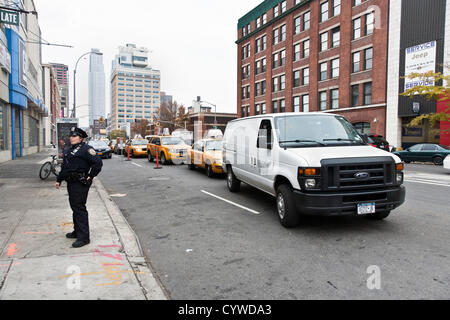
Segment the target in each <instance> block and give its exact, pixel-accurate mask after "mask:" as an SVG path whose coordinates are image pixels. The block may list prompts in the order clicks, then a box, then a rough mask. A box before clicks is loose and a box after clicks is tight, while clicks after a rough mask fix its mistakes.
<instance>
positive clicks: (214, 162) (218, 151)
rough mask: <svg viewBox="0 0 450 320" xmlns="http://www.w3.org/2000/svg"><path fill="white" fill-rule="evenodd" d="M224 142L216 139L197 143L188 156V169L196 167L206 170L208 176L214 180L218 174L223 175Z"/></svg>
mask: <svg viewBox="0 0 450 320" xmlns="http://www.w3.org/2000/svg"><path fill="white" fill-rule="evenodd" d="M222 148H223V142H222V141H221V140H215V139H203V140H199V141H197V142H196V143H195V144H194V146H193V148H192V150H191V152H189V154H188V159H187V163H188V168H189V169H190V170H194V169H195V168H196V167H199V168H203V169H205V170H206V175H207V176H208V177H210V178H212V177H213V176H214V175H216V174H223V173H224V172H223V168H222Z"/></svg>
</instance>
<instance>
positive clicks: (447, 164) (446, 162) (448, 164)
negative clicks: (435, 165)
mask: <svg viewBox="0 0 450 320" xmlns="http://www.w3.org/2000/svg"><path fill="white" fill-rule="evenodd" d="M444 169H447V170H450V156H447V158H445V159H444Z"/></svg>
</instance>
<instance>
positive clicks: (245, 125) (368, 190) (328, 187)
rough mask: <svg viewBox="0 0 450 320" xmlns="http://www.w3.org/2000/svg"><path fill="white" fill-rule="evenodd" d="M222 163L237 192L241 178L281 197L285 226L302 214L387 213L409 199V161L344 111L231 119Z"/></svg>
mask: <svg viewBox="0 0 450 320" xmlns="http://www.w3.org/2000/svg"><path fill="white" fill-rule="evenodd" d="M223 168H224V170H225V172H226V173H227V185H228V189H229V190H230V191H231V192H239V190H240V186H241V182H244V183H246V184H248V185H250V186H253V187H255V188H257V189H260V190H261V191H263V192H266V193H267V194H269V195H271V196H274V197H276V203H277V211H278V216H279V219H280V222H281V224H282V225H283V226H284V227H287V228H290V227H295V226H297V225H298V224H299V223H300V222H301V215H302V214H310V215H324V216H339V215H363V216H367V217H370V218H372V219H377V220H382V219H385V218H387V217H388V216H389V215H390V212H391V211H392V210H394V209H395V208H397V207H399V206H400V205H402V204H403V203H404V201H405V193H406V192H405V187H404V186H403V179H404V173H403V163H402V161H401V160H400V158H398V157H397V156H395V155H393V154H392V153H388V152H386V151H383V150H380V149H376V148H373V147H371V146H369V145H367V144H366V143H365V142H364V141H363V139H362V137H361V136H360V135H359V134H358V132H357V131H356V129H355V128H354V127H353V126H352V125H351V123H349V122H348V121H347V120H346V119H345V118H344V117H342V116H340V115H334V114H320V113H289V114H286V113H283V114H269V115H264V116H255V117H250V118H242V119H237V120H233V121H231V122H229V123H228V125H227V128H226V131H225V135H224V147H223Z"/></svg>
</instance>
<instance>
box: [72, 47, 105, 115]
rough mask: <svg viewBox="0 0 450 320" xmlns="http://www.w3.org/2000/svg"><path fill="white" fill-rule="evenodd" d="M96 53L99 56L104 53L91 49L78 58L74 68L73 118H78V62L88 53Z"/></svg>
mask: <svg viewBox="0 0 450 320" xmlns="http://www.w3.org/2000/svg"><path fill="white" fill-rule="evenodd" d="M91 53H93V54H96V55H99V56H102V55H103V53H101V52H93V51H89V52H86V53H85V54H83V55H82V56H81V57H79V58H78V60H77V63H76V64H75V69H74V70H73V111H72V118H76V117H77V110H76V109H77V108H76V105H77V89H76V88H77V68H78V63H79V62H80V61H81V59H83V58H84V57H85V56H87V55H88V54H91Z"/></svg>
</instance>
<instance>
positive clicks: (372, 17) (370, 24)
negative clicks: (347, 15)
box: [366, 12, 375, 36]
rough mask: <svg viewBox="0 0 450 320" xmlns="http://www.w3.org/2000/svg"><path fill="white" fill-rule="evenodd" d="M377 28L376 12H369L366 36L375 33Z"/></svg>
mask: <svg viewBox="0 0 450 320" xmlns="http://www.w3.org/2000/svg"><path fill="white" fill-rule="evenodd" d="M374 28H375V14H374V13H373V12H372V13H369V14H366V36H368V35H369V34H372V33H373V30H374Z"/></svg>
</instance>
